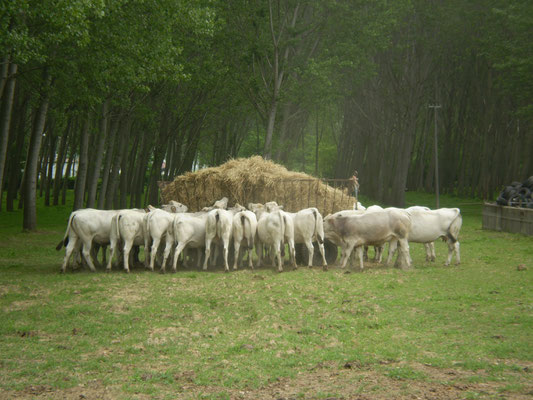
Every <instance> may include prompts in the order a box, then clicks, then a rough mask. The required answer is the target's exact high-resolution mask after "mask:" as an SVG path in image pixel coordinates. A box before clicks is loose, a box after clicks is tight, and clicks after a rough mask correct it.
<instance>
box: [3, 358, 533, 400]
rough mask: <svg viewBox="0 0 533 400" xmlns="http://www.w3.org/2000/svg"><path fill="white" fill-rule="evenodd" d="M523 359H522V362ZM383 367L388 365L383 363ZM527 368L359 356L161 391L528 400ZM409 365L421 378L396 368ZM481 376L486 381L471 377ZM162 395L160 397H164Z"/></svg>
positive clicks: (70, 391)
mask: <svg viewBox="0 0 533 400" xmlns="http://www.w3.org/2000/svg"><path fill="white" fill-rule="evenodd" d="M522 364H523V363H522ZM380 367H383V368H380ZM521 367H523V372H526V373H525V374H524V373H523V372H518V371H517V372H516V373H511V372H506V374H509V375H510V374H512V375H514V380H515V382H516V385H515V388H514V389H509V388H506V387H505V386H504V384H503V383H502V382H498V381H494V380H490V379H483V378H484V375H485V374H484V373H483V371H477V372H473V371H464V370H456V369H447V368H435V367H432V366H428V365H423V364H409V365H408V364H405V363H388V362H385V363H384V364H383V365H380V366H376V367H372V366H365V365H361V364H359V363H358V362H347V363H346V364H345V365H344V366H340V367H339V366H338V364H337V363H329V364H327V363H322V364H319V365H317V366H315V367H314V368H311V369H310V370H309V371H305V372H300V373H298V374H297V375H296V376H295V377H292V378H280V379H278V380H276V381H275V382H273V383H271V384H269V385H267V386H264V387H261V388H258V389H233V388H225V387H219V386H198V385H195V384H194V382H193V381H194V372H192V371H187V372H186V373H184V374H181V375H180V374H178V375H176V376H175V384H173V385H169V386H166V387H165V386H159V385H158V388H157V389H158V390H159V393H160V395H161V396H164V395H169V396H172V395H173V396H175V397H176V398H180V399H195V398H230V399H239V400H251V399H255V400H267V399H269V400H270V399H277V400H292V399H301V398H305V399H330V400H333V399H358V400H367V399H368V400H369V399H377V400H381V399H433V400H447V399H464V398H481V399H488V398H490V399H492V398H506V399H517V400H521V399H524V400H526V399H527V400H529V399H531V396H532V394H533V382H532V381H531V379H528V378H529V372H527V371H531V365H525V364H524V365H521ZM395 369H405V370H408V371H411V373H414V374H415V375H416V377H417V378H416V379H411V378H409V377H402V376H401V374H399V375H397V374H394V373H391V371H394V370H395ZM473 377H479V378H480V380H482V381H483V382H471V380H472V378H473ZM161 396H157V397H161ZM128 397H134V398H136V399H145V398H146V399H148V398H151V396H149V395H144V394H141V393H135V394H134V393H125V392H123V391H122V390H121V388H120V387H119V386H114V387H106V386H104V385H103V383H102V382H101V381H98V380H94V381H90V382H88V383H86V384H85V385H80V386H78V387H73V388H67V389H54V388H52V387H50V386H46V385H35V386H28V387H26V388H24V389H23V390H20V391H3V390H1V389H0V398H10V399H116V398H128Z"/></svg>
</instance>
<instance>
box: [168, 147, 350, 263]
mask: <svg viewBox="0 0 533 400" xmlns="http://www.w3.org/2000/svg"><path fill="white" fill-rule="evenodd" d="M356 185H357V180H356V179H355V178H352V179H319V178H316V177H314V176H311V175H308V174H305V173H301V172H294V171H289V170H288V169H287V168H285V167H284V166H282V165H279V164H276V163H274V162H273V161H270V160H265V159H264V158H262V157H261V156H254V157H250V158H237V159H232V160H230V161H228V162H226V163H225V164H222V165H220V166H218V167H210V168H204V169H201V170H199V171H196V172H187V173H185V174H183V175H180V176H178V177H176V178H175V179H174V180H173V181H171V182H160V183H159V188H160V193H161V200H162V202H163V203H168V202H169V201H170V200H175V201H179V202H180V203H183V204H185V205H187V206H188V207H189V210H190V211H199V210H201V209H202V208H204V207H207V206H210V205H212V204H213V203H214V202H215V201H217V200H218V199H220V198H222V197H227V198H228V199H229V202H228V204H229V205H234V204H235V203H239V204H241V205H244V206H247V205H248V204H249V203H263V204H264V203H266V202H268V201H276V202H277V203H278V204H280V205H283V206H284V209H285V210H286V211H289V212H297V211H299V210H301V209H304V208H308V207H316V208H317V209H318V210H319V211H320V213H321V214H322V215H323V216H326V215H327V214H330V213H334V212H337V211H340V210H347V209H352V208H353V206H354V203H356V201H357V200H356V198H355V197H354V196H353V194H354V188H355V186H356ZM327 247H328V248H329V250H327V253H328V254H329V255H330V257H329V259H328V263H329V262H330V260H331V258H332V257H333V254H334V256H335V258H336V256H337V249H336V247H335V246H334V245H333V244H330V245H329V246H327ZM333 247H335V248H333ZM304 249H305V248H304ZM302 251H303V250H302ZM317 253H318V252H315V254H317ZM335 258H333V261H334V260H335Z"/></svg>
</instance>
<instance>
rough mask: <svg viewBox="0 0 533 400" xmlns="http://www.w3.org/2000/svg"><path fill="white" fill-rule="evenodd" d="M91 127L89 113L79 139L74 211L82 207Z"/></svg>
mask: <svg viewBox="0 0 533 400" xmlns="http://www.w3.org/2000/svg"><path fill="white" fill-rule="evenodd" d="M90 125H91V121H90V113H89V112H88V113H87V116H86V117H85V120H84V121H83V128H82V131H81V137H80V153H79V154H80V159H79V164H78V173H77V175H76V186H75V188H74V210H78V209H80V208H82V207H83V197H84V195H85V185H86V181H87V169H88V161H89V160H88V157H89V156H88V151H89V126H90Z"/></svg>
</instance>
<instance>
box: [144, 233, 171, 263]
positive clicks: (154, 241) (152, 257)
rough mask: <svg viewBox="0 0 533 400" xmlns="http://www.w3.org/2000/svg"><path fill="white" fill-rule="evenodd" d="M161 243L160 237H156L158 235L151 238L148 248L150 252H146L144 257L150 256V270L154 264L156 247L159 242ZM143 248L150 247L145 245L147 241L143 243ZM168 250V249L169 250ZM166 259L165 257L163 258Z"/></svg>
mask: <svg viewBox="0 0 533 400" xmlns="http://www.w3.org/2000/svg"><path fill="white" fill-rule="evenodd" d="M160 243H161V238H158V237H155V238H153V242H152V247H151V249H150V253H149V254H148V253H147V254H146V257H145V259H146V258H148V256H150V265H149V266H148V269H150V270H151V271H153V270H154V266H155V258H156V256H157V249H159V244H160ZM144 248H145V249H148V248H150V247H149V246H147V243H145V247H144ZM166 251H167V244H165V252H166ZM169 251H170V250H169ZM167 257H168V254H167ZM165 260H166V258H165Z"/></svg>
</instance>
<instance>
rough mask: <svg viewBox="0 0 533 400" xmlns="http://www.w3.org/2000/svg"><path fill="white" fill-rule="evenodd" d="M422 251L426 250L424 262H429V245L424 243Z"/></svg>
mask: <svg viewBox="0 0 533 400" xmlns="http://www.w3.org/2000/svg"><path fill="white" fill-rule="evenodd" d="M424 249H425V250H426V262H429V261H431V248H430V246H429V243H424Z"/></svg>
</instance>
